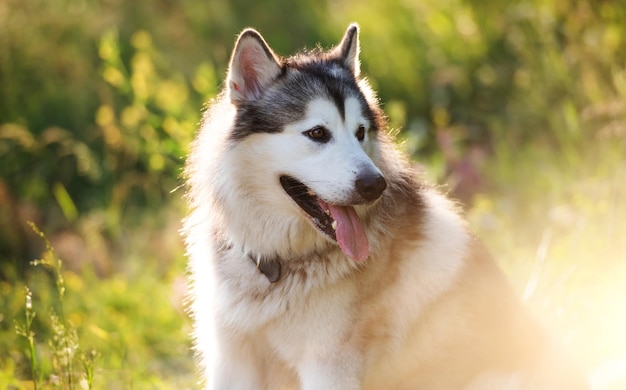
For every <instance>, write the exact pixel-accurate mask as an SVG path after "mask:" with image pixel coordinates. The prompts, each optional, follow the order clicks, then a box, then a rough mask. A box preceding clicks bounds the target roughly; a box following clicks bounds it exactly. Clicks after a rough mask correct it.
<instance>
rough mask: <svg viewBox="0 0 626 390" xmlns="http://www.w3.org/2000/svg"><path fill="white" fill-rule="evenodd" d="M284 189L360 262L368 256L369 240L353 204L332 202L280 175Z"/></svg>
mask: <svg viewBox="0 0 626 390" xmlns="http://www.w3.org/2000/svg"><path fill="white" fill-rule="evenodd" d="M280 184H281V185H282V186H283V189H284V190H285V192H286V193H287V194H288V195H289V196H290V197H291V199H293V200H294V202H295V203H296V204H297V205H298V206H299V207H300V209H302V211H303V212H304V215H305V217H306V219H307V220H308V221H309V222H310V223H311V224H312V225H313V227H315V228H316V229H317V230H319V231H320V232H322V233H323V234H324V235H326V237H328V238H330V239H331V240H332V241H334V242H336V243H337V244H338V245H339V247H340V248H341V250H342V251H343V252H344V253H345V254H346V255H348V256H349V257H351V258H352V259H354V260H355V261H357V262H362V261H364V260H365V259H367V257H368V256H369V242H368V240H367V234H366V233H365V228H364V227H363V223H362V222H361V219H360V218H359V216H358V215H357V214H356V212H355V211H354V207H352V206H340V205H333V204H330V203H327V202H325V201H324V200H322V199H321V198H320V197H318V196H317V195H316V194H315V192H313V191H312V190H311V189H310V188H309V187H307V186H306V185H305V184H304V183H302V182H300V181H299V180H296V179H294V178H293V177H291V176H281V177H280Z"/></svg>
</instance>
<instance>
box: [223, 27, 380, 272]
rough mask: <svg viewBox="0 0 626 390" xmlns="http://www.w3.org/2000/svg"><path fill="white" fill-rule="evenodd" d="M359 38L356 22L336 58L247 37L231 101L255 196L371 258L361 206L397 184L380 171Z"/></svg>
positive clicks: (233, 73)
mask: <svg viewBox="0 0 626 390" xmlns="http://www.w3.org/2000/svg"><path fill="white" fill-rule="evenodd" d="M358 33H359V29H358V26H357V25H355V24H354V25H351V26H350V27H349V28H348V29H347V31H346V33H345V35H344V37H343V39H342V40H341V42H340V44H339V45H338V46H337V47H335V48H334V49H332V50H330V51H328V52H321V51H314V52H308V53H302V54H298V55H296V56H293V57H290V58H287V59H280V58H279V57H278V56H276V55H275V54H274V52H273V51H272V49H271V48H270V47H269V46H268V45H267V43H266V42H265V40H264V39H263V38H262V37H261V35H260V34H259V33H258V32H256V31H254V30H252V29H247V30H244V31H243V32H242V33H241V34H240V36H239V38H238V40H237V43H236V45H235V49H234V51H233V54H232V57H231V61H230V66H229V72H228V79H227V98H228V99H230V101H231V103H232V104H233V106H234V107H235V108H236V114H235V123H234V126H233V128H232V131H231V133H230V135H229V136H230V138H231V141H232V142H231V143H230V144H231V145H232V148H233V150H237V149H238V150H239V151H240V152H241V153H237V154H238V155H239V158H241V159H245V160H247V161H246V162H247V163H246V164H244V166H245V167H246V168H245V169H246V172H242V178H243V179H244V180H246V181H247V182H248V183H247V186H248V187H247V188H252V191H251V193H253V194H255V195H252V196H258V197H260V198H263V197H264V198H265V199H266V200H267V201H269V202H275V203H274V206H276V205H277V203H280V204H281V207H282V208H287V209H289V210H291V212H293V213H297V215H298V218H302V217H304V218H305V219H306V220H307V221H308V222H309V223H311V225H312V226H314V227H315V228H316V229H317V230H318V231H319V232H321V233H322V234H323V235H325V236H326V237H327V238H328V239H330V240H332V241H336V242H337V243H338V244H339V246H340V247H341V249H342V250H343V251H344V252H345V253H346V254H347V255H349V256H350V257H352V258H353V259H355V260H356V261H363V260H365V259H366V258H367V257H368V255H369V249H368V240H367V235H366V231H365V228H364V224H363V222H362V221H361V218H360V217H359V215H358V214H357V212H356V211H355V208H354V207H355V206H359V208H360V209H364V208H366V207H367V206H368V205H371V204H372V203H373V202H375V201H376V200H377V199H378V198H380V196H381V195H382V193H383V191H384V190H385V188H386V187H387V183H386V181H385V178H384V177H383V174H382V173H381V171H380V169H379V168H378V167H377V166H376V164H375V161H376V160H377V151H378V148H377V142H378V132H379V130H380V129H381V127H383V126H384V125H383V121H384V119H383V115H382V113H381V111H380V109H379V108H378V105H377V102H376V98H375V97H374V94H373V93H372V91H371V90H370V89H369V87H368V86H367V83H366V82H365V80H362V79H360V78H359V73H360V69H359V59H358V54H359V41H358ZM242 144H243V145H245V147H242V146H241V145H242ZM244 150H245V152H244ZM255 186H258V187H257V188H254V187H255ZM289 200H291V201H292V202H289ZM285 202H287V207H285Z"/></svg>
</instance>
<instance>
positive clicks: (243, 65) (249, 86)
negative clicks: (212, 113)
mask: <svg viewBox="0 0 626 390" xmlns="http://www.w3.org/2000/svg"><path fill="white" fill-rule="evenodd" d="M280 72H281V65H280V61H279V59H278V57H277V56H276V54H274V52H273V51H272V49H270V47H269V46H268V44H267V43H266V42H265V40H264V39H263V37H262V36H261V34H259V33H258V32H257V31H256V30H253V29H251V28H248V29H245V30H244V31H243V32H242V33H241V34H240V35H239V38H238V39H237V43H236V44H235V49H234V50H233V54H232V56H231V58H230V65H229V67H228V81H227V82H228V94H229V95H230V100H231V101H232V102H233V103H235V104H237V103H241V102H244V101H249V100H255V99H258V98H259V97H260V96H261V94H262V93H263V91H264V90H265V88H267V87H268V86H269V85H270V84H271V83H272V82H273V81H274V80H275V79H276V77H278V75H279V74H280Z"/></svg>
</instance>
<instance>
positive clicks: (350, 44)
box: [330, 23, 361, 77]
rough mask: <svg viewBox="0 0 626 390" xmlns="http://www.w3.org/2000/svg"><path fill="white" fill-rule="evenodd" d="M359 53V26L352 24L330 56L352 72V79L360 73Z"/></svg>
mask: <svg viewBox="0 0 626 390" xmlns="http://www.w3.org/2000/svg"><path fill="white" fill-rule="evenodd" d="M359 51H360V47H359V25H358V24H356V23H352V24H351V25H350V26H348V29H347V30H346V33H345V34H344V35H343V38H342V39H341V43H339V45H338V46H337V47H336V48H334V49H333V50H332V51H331V53H330V54H331V56H332V57H335V58H338V59H339V60H340V61H341V62H342V63H343V65H344V66H345V67H346V68H348V69H349V70H350V71H351V72H352V74H353V75H354V77H358V76H359V73H360V72H361V65H360V62H359Z"/></svg>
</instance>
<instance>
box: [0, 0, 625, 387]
mask: <svg viewBox="0 0 626 390" xmlns="http://www.w3.org/2000/svg"><path fill="white" fill-rule="evenodd" d="M353 21H357V22H359V23H360V25H361V27H362V35H361V45H362V54H361V60H362V63H363V70H364V73H365V74H366V75H368V77H369V78H370V81H371V83H372V84H373V86H374V88H375V89H376V90H378V91H379V94H380V98H381V101H382V103H383V105H384V108H385V110H386V112H387V113H388V115H389V117H390V123H391V124H392V127H393V128H394V129H395V130H397V131H398V132H399V137H400V139H401V141H402V145H403V147H404V148H406V150H407V151H408V152H409V153H410V154H412V155H413V156H414V157H415V159H416V160H417V161H419V162H420V163H422V164H424V165H426V166H427V167H428V171H429V172H430V174H431V178H432V179H433V180H434V181H438V182H442V183H443V182H445V183H447V185H448V188H449V190H450V192H451V194H452V195H453V196H455V197H457V198H460V199H462V200H464V201H466V203H467V204H468V205H470V207H469V217H470V219H471V221H472V223H473V226H476V229H477V230H478V231H479V233H481V235H483V236H484V237H485V238H486V239H487V241H488V242H489V244H490V246H491V247H492V248H493V249H494V253H496V254H497V255H503V256H505V258H506V260H507V263H506V265H507V266H508V271H509V272H511V273H512V274H514V275H517V279H514V281H515V283H517V285H518V288H519V289H520V290H524V291H526V292H528V296H527V298H528V299H529V300H531V301H532V300H533V299H534V298H533V297H536V296H541V295H542V294H541V293H544V294H545V296H548V297H551V298H553V300H552V301H550V302H549V303H548V304H547V305H545V306H546V309H545V310H544V311H541V310H540V313H541V315H543V316H547V317H549V318H550V319H553V320H554V321H555V323H557V324H560V325H557V328H558V329H559V330H563V333H564V334H565V333H567V329H569V328H568V325H567V324H569V323H570V322H574V323H576V322H578V323H585V321H587V322H589V325H588V326H587V327H586V328H585V329H584V330H583V331H582V333H581V336H580V337H579V338H578V339H577V340H579V341H578V344H576V343H575V345H576V346H577V348H578V349H579V351H578V352H580V353H579V354H580V355H585V356H587V358H588V360H589V362H588V363H589V364H590V365H593V364H596V363H597V362H598V361H601V360H602V359H603V358H607V357H609V356H611V354H613V353H614V352H615V349H616V348H622V347H624V348H626V340H624V338H623V337H622V338H620V339H619V340H618V341H615V342H613V340H611V339H610V337H611V336H615V334H617V333H618V331H617V329H618V328H619V327H620V326H622V327H623V326H626V315H624V316H621V317H619V316H617V317H616V316H613V317H612V321H613V322H611V325H610V326H609V325H607V324H608V323H609V321H607V322H605V323H604V325H603V326H605V328H604V330H606V332H604V333H601V334H603V335H604V338H601V339H600V340H596V345H595V346H590V342H588V341H585V340H584V336H585V335H587V336H588V335H589V334H592V333H593V332H592V331H591V329H594V326H596V325H598V324H597V322H600V321H599V320H598V321H596V322H594V321H593V320H592V319H593V318H597V317H598V316H597V315H596V316H593V315H588V313H589V312H590V311H591V312H593V307H594V306H596V310H599V308H602V310H604V309H605V308H604V307H602V305H598V304H597V302H595V301H591V303H590V300H589V299H590V298H589V297H594V298H595V299H597V300H600V301H602V300H603V299H604V301H605V302H607V305H608V304H609V303H613V298H612V296H613V295H614V292H613V290H611V287H610V286H615V285H619V284H620V283H622V284H623V283H624V282H626V280H624V276H625V275H626V270H624V269H623V268H624V267H625V266H624V264H625V263H626V258H625V257H626V247H625V246H624V243H623V240H622V239H621V237H623V235H624V234H626V226H624V222H623V221H624V220H626V206H625V204H624V199H626V184H625V183H626V163H625V161H624V156H625V155H626V141H625V139H626V103H625V102H626V57H625V56H624V55H623V53H626V3H624V1H622V0H605V1H593V0H518V1H504V0H486V1H484V0H483V1H477V0H436V1H435V0H387V1H384V2H381V1H375V0H362V1H359V2H353V1H346V0H333V1H318V2H314V1H303V0H297V1H291V2H286V1H281V0H269V1H263V2H250V1H248V0H229V1H226V0H216V1H208V2H207V1H199V0H190V1H184V2H175V1H171V0H164V1H160V2H132V1H121V0H58V1H46V0H28V1H21V0H0V297H1V299H2V302H0V307H2V312H0V347H1V348H0V385H2V384H3V383H10V386H14V387H19V385H16V384H15V383H14V382H15V380H14V378H13V377H12V375H13V373H14V372H15V373H16V375H18V376H20V377H24V375H25V374H24V372H25V371H24V370H25V368H24V364H25V361H24V360H23V358H20V357H19V356H21V351H16V350H15V345H17V344H18V342H17V341H16V340H17V336H16V335H15V334H14V329H13V324H12V322H11V321H12V318H14V317H16V316H18V317H19V316H22V317H23V308H21V302H23V299H24V297H23V293H22V292H23V289H22V288H16V285H17V284H19V283H18V282H17V281H18V280H24V281H25V282H28V283H29V284H32V285H34V286H35V287H36V288H32V289H31V290H33V294H34V299H35V300H36V299H37V297H39V299H41V301H38V302H39V303H37V304H40V305H42V306H41V308H40V310H44V309H43V308H44V307H47V306H54V305H55V302H54V300H53V298H51V296H50V294H49V291H52V290H51V289H53V286H52V285H50V282H49V281H46V280H47V279H46V278H45V273H42V272H41V271H37V272H36V271H33V270H32V267H28V265H27V264H28V260H32V259H34V258H38V257H39V256H40V255H41V251H42V250H43V249H44V248H43V247H42V245H41V243H40V241H38V238H37V237H36V236H35V235H33V234H32V232H31V231H30V229H29V228H28V227H27V226H26V223H25V222H26V221H27V220H33V221H36V222H37V223H38V225H39V226H40V227H41V228H42V230H43V231H45V232H46V234H47V235H48V237H49V238H50V241H51V242H52V244H53V245H54V246H55V248H57V250H58V253H59V256H60V257H61V258H62V259H63V260H64V261H65V262H66V264H65V266H66V268H67V270H66V272H67V273H68V274H67V276H66V280H67V281H68V288H71V289H73V290H74V291H75V294H74V295H73V296H74V297H75V298H72V299H69V301H68V303H67V304H68V305H69V306H70V307H71V309H70V310H73V312H74V313H76V314H75V317H74V318H72V321H74V322H75V325H76V327H77V328H78V329H79V332H82V333H84V334H86V335H87V336H82V335H81V337H86V339H87V344H89V345H88V346H90V347H93V348H95V349H98V350H100V351H101V352H103V358H102V361H101V362H100V363H101V367H105V368H101V371H100V375H102V370H112V371H115V372H116V373H117V374H119V375H112V376H111V378H112V379H111V382H110V383H109V384H110V385H111V386H113V387H119V386H121V387H133V384H134V383H136V381H137V380H140V379H138V378H139V377H138V376H137V375H141V380H143V381H146V383H152V384H153V386H152V387H160V386H163V387H165V388H167V386H168V385H166V384H164V383H161V382H160V381H162V380H163V379H162V378H163V376H159V374H158V372H159V370H160V369H161V368H163V367H162V365H163V364H164V363H163V362H168V361H171V360H172V359H174V360H176V359H183V360H184V359H185V358H188V356H185V357H182V358H181V357H180V354H181V348H183V349H184V348H186V344H185V342H184V341H183V339H184V337H183V336H182V334H181V333H180V328H184V326H185V325H184V321H183V320H182V319H180V318H179V317H180V316H181V315H180V312H178V311H177V310H178V309H176V307H175V305H163V306H160V305H157V306H158V307H157V306H155V305H148V306H146V302H149V301H151V300H152V299H155V298H154V296H153V294H154V293H155V291H158V293H159V294H161V296H160V297H159V299H161V300H162V301H167V300H168V299H172V298H171V296H170V295H171V290H172V289H174V286H175V285H176V283H177V281H176V280H177V279H176V278H175V277H174V276H173V274H180V273H183V272H184V271H183V270H184V261H183V259H182V248H181V244H180V240H179V239H178V236H177V233H176V229H177V227H178V226H179V225H178V223H177V222H175V221H177V220H178V219H180V217H181V216H182V215H183V214H184V210H183V207H182V206H181V204H180V202H179V198H180V196H181V192H182V191H175V190H176V189H177V188H178V187H179V186H180V184H181V183H180V179H179V176H180V173H181V169H182V166H183V162H184V156H185V153H186V150H187V147H188V144H189V142H190V140H191V139H192V137H193V134H194V131H195V129H196V128H197V127H198V123H199V121H200V115H201V108H202V107H203V105H204V104H205V103H206V102H208V101H209V100H210V99H211V98H212V97H214V96H215V94H216V93H217V92H218V91H219V90H220V88H221V85H222V83H223V79H224V76H225V73H226V66H227V63H228V57H229V54H230V51H231V49H232V45H233V43H234V39H235V37H236V34H237V33H238V32H239V31H241V29H243V28H244V27H247V26H251V27H255V28H257V29H258V30H259V31H260V32H261V33H262V34H263V35H264V37H265V38H266V40H267V41H268V42H269V44H270V45H271V46H272V47H273V48H274V49H275V50H276V51H277V52H278V53H279V54H283V55H288V54H290V53H292V52H293V51H294V50H297V49H299V48H301V47H304V46H308V47H311V46H313V45H314V44H315V43H317V42H319V43H320V44H321V45H322V46H324V47H328V46H330V45H333V44H335V43H337V41H338V40H339V38H340V37H341V34H342V33H343V31H344V29H345V28H346V26H347V25H348V23H350V22H353ZM504 232H508V233H504ZM537 246H539V249H536V247H537ZM540 249H541V250H540ZM546 258H549V259H555V260H553V262H552V263H550V265H545V266H543V265H542V264H544V261H545V262H548V260H546ZM541 259H543V260H541ZM529 264H531V266H530V268H529ZM533 264H534V265H533ZM537 264H539V265H537ZM550 267H554V268H553V269H551V268H550ZM572 267H573V268H576V267H578V268H577V269H583V270H586V272H585V273H584V276H581V273H576V272H575V271H571V269H572ZM607 267H612V268H611V269H612V270H615V273H613V274H611V275H608V276H607V275H606V274H605V273H603V271H605V270H606V268H607ZM563 270H566V271H567V275H575V276H571V277H570V279H567V281H565V282H564V281H563V279H560V276H558V275H559V274H560V273H562V272H563ZM620 270H621V271H620ZM539 271H541V272H546V275H547V276H546V277H545V278H539V279H541V280H539V281H538V280H537V272H539ZM570 271H571V272H570ZM541 272H539V273H541ZM576 275H577V276H576ZM527 281H530V282H529V284H525V282H527ZM531 282H532V283H531ZM552 283H553V284H554V285H556V286H566V287H565V290H566V291H572V294H571V297H573V298H575V299H578V302H579V304H578V306H576V304H573V303H572V301H571V299H573V298H570V300H568V299H566V298H564V297H561V296H556V294H555V289H554V288H552V289H551V288H550V286H551V284H552ZM600 285H602V286H604V285H606V286H608V287H604V288H601V287H598V286H600ZM155 286H164V289H163V290H159V289H155ZM524 286H526V287H524ZM528 286H534V287H533V288H529V287H528ZM571 286H574V288H570V287H571ZM583 286H586V287H583ZM590 286H591V287H590ZM559 291H563V290H559ZM573 291H576V293H574V292H573ZM533 292H534V293H533ZM609 297H611V298H609ZM561 298H562V299H561ZM177 299H178V300H179V299H180V297H178V298H177ZM581 302H582V303H581ZM570 304H572V306H570V307H573V308H574V309H573V310H572V312H573V315H574V317H571V316H570V317H567V316H566V317H559V316H558V315H556V314H555V313H561V312H562V308H561V306H560V305H565V306H568V305H570ZM539 306H542V304H540V305H539ZM606 310H610V309H609V307H608V306H607V308H606ZM596 314H597V311H596ZM576 315H578V317H576ZM20 318H21V317H20ZM37 321H40V322H39V323H37V324H35V325H36V327H37V331H38V332H43V333H45V332H49V329H50V324H46V323H44V322H45V321H44V319H43V318H37ZM561 325H562V326H561ZM46 329H48V330H46ZM177 329H178V330H177ZM587 330H588V332H587V333H585V332H586V331H587ZM164 334H167V337H168V338H167V339H163V337H164V336H163V335H164ZM593 334H596V335H597V334H598V332H595V333H593ZM574 338H575V337H574ZM612 342H613V344H612ZM91 344H93V345H91ZM181 346H182V347H181ZM39 347H40V348H46V347H45V345H43V346H39ZM591 350H593V351H592V352H591V353H588V352H589V351H591ZM581 351H584V352H581ZM144 361H148V362H149V366H150V367H146V365H145V364H142V363H143V362H144ZM176 361H178V360H176ZM140 362H141V363H140ZM96 363H97V362H96ZM188 363H189V362H188V360H184V363H181V367H182V368H181V370H182V371H185V370H189V367H188V366H187V365H188ZM96 365H97V364H96ZM174 366H176V365H174ZM129 367H130V368H133V369H134V368H141V369H144V368H145V370H143V371H142V372H141V373H136V375H135V373H131V372H129V370H130V368H129ZM107 373H110V372H109V371H107ZM167 383H168V384H169V386H170V387H171V386H173V382H167ZM118 385H119V386H118ZM7 386H9V385H7ZM615 388H617V387H615Z"/></svg>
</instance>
